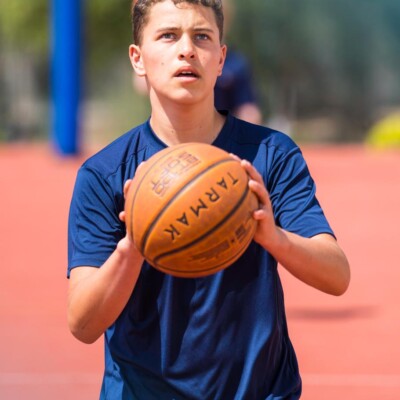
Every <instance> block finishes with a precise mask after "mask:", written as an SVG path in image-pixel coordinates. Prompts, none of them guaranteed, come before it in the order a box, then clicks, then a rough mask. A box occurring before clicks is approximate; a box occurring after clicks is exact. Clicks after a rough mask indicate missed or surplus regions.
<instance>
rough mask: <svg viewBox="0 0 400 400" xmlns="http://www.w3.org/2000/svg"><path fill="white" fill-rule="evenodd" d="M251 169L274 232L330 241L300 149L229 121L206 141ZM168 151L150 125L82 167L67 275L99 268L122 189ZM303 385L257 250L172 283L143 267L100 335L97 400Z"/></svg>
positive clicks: (292, 394) (253, 398)
mask: <svg viewBox="0 0 400 400" xmlns="http://www.w3.org/2000/svg"><path fill="white" fill-rule="evenodd" d="M213 144H214V145H215V146H218V147H220V148H222V149H225V150H226V151H228V152H231V153H234V154H236V155H238V156H239V157H240V158H245V159H247V160H249V161H251V162H252V163H253V164H254V166H255V167H256V168H257V169H258V171H259V172H260V173H261V174H262V176H263V178H264V181H265V183H266V186H267V188H268V190H269V193H270V196H271V201H272V205H273V210H274V215H275V218H276V222H277V224H278V225H280V226H281V227H283V228H284V229H286V230H288V231H291V232H295V233H297V234H299V235H302V236H305V237H311V236H314V235H316V234H320V233H330V234H333V232H332V230H331V228H330V227H329V224H328V222H327V221H326V218H325V217H324V214H323V212H322V210H321V208H320V206H319V204H318V201H317V199H316V197H315V185H314V182H313V180H312V178H311V177H310V174H309V171H308V168H307V166H306V163H305V161H304V159H303V156H302V154H301V152H300V150H299V148H298V147H297V146H296V145H295V144H294V143H293V141H292V140H291V139H290V138H289V137H287V136H286V135H284V134H282V133H280V132H276V131H273V130H270V129H268V128H265V127H260V126H256V125H252V124H249V123H246V122H244V121H241V120H238V119H236V118H234V117H232V116H230V115H228V117H227V120H226V123H225V125H224V127H223V129H222V130H221V132H220V134H219V136H218V137H217V139H216V140H215V142H214V143H213ZM163 148H165V144H163V143H162V142H161V141H160V140H159V139H158V138H157V137H156V135H155V134H154V133H153V131H152V129H151V127H150V124H149V123H148V122H146V123H144V124H143V125H140V126H138V127H136V128H134V129H132V130H131V131H130V132H128V133H126V134H125V135H123V136H121V137H120V138H118V139H117V140H115V141H114V142H113V143H111V144H110V145H109V146H107V147H106V148H105V149H103V150H102V151H100V152H99V153H98V154H96V155H94V156H93V157H91V158H90V159H89V160H87V161H86V162H85V163H84V164H83V166H82V167H81V168H80V170H79V172H78V177H77V180H76V185H75V189H74V193H73V198H72V202H71V208H70V217H69V250H68V259H69V264H68V273H69V272H70V270H71V269H72V268H75V267H78V266H93V267H100V266H101V265H102V264H103V263H104V262H105V261H106V259H107V258H108V257H109V256H110V255H111V253H112V252H113V251H114V249H115V247H116V245H117V243H118V241H119V240H120V239H121V238H122V237H123V236H124V235H125V226H124V224H123V223H121V221H120V220H119V218H118V214H119V212H120V211H122V210H123V207H124V196H123V186H124V182H125V181H126V180H127V179H128V178H132V177H133V175H134V173H135V170H136V168H137V166H138V165H139V164H140V162H141V161H143V160H146V159H148V158H149V157H150V156H151V155H153V154H154V153H156V152H157V151H159V150H161V149H163ZM300 393H301V379H300V375H299V370H298V365H297V360H296V356H295V352H294V350H293V347H292V344H291V342H290V339H289V335H288V330H287V324H286V317H285V310H284V298H283V290H282V286H281V282H280V279H279V275H278V269H277V263H276V261H275V260H274V259H273V257H272V256H271V255H270V254H269V253H268V252H267V251H265V250H264V249H263V248H262V247H261V246H259V245H258V244H256V243H255V242H253V243H251V244H250V246H249V248H248V249H247V250H246V252H245V253H244V254H243V256H241V257H240V258H239V260H238V261H236V262H235V263H234V264H233V265H232V266H230V267H228V268H227V269H225V270H223V271H220V272H218V273H216V274H214V275H211V276H207V277H203V278H195V279H193V278H192V279H188V278H176V277H172V276H169V275H166V274H164V273H162V272H159V271H157V270H156V269H154V268H153V267H151V266H150V265H148V264H147V263H144V265H143V268H142V270H141V273H140V276H139V279H138V281H137V284H136V286H135V289H134V291H133V293H132V295H131V298H130V300H129V302H128V304H127V305H126V307H125V308H124V310H123V312H122V313H121V315H120V316H119V317H118V319H117V320H116V322H115V323H114V324H113V325H112V326H111V327H110V328H109V329H108V330H107V331H106V333H105V373H104V379H103V386H102V390H101V399H107V400H116V399H129V400H131V399H139V400H164V399H165V400H172V399H175V400H188V399H193V400H194V399H196V400H218V399H220V400H231V399H232V400H243V399H246V400H264V399H268V400H273V399H275V400H277V399H298V398H299V397H300Z"/></svg>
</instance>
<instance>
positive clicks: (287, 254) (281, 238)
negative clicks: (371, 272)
mask: <svg viewBox="0 0 400 400" xmlns="http://www.w3.org/2000/svg"><path fill="white" fill-rule="evenodd" d="M242 166H243V167H244V168H245V169H246V171H247V172H248V174H249V176H250V182H249V185H250V188H251V189H252V190H253V191H254V192H255V193H256V194H257V196H258V198H259V200H260V204H261V206H260V209H259V210H257V211H255V213H254V218H256V219H257V220H258V227H257V231H256V233H255V236H254V240H255V241H256V242H257V243H259V244H260V245H261V246H262V247H264V248H265V249H266V250H267V251H268V252H269V253H270V254H271V255H272V256H273V257H274V258H275V259H276V260H277V262H279V263H280V264H281V265H282V266H283V267H285V268H286V269H287V270H288V271H289V272H290V273H291V274H293V275H294V276H295V277H297V278H298V279H300V280H301V281H303V282H305V283H307V284H308V285H311V286H313V287H314V288H316V289H319V290H321V291H323V292H326V293H329V294H333V295H337V296H338V295H341V294H343V293H344V292H345V291H346V290H347V288H348V285H349V282H350V267H349V263H348V261H347V258H346V256H345V254H344V252H343V251H342V250H341V248H340V247H339V245H338V244H337V242H336V239H335V238H334V237H333V236H331V235H329V234H319V235H316V236H314V237H312V238H304V237H302V236H299V235H297V234H294V233H291V232H288V231H285V230H284V229H281V228H279V227H278V226H277V225H276V224H275V220H274V216H273V212H272V206H271V202H270V199H269V194H268V191H267V189H266V187H265V185H264V182H263V180H262V177H261V175H260V174H259V173H258V171H257V170H256V169H255V168H254V167H253V166H252V164H251V163H250V162H248V161H245V160H242Z"/></svg>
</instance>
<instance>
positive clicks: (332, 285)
mask: <svg viewBox="0 0 400 400" xmlns="http://www.w3.org/2000/svg"><path fill="white" fill-rule="evenodd" d="M277 229H278V236H279V240H276V241H275V243H274V246H273V247H271V248H269V249H268V250H269V251H270V253H271V254H272V255H273V256H274V258H275V259H276V260H277V261H278V262H279V264H281V265H282V266H283V267H285V268H286V269H287V270H288V271H289V272H290V273H291V274H292V275H294V276H295V277H297V278H298V279H300V280H301V281H303V282H304V283H306V284H308V285H310V286H312V287H314V288H316V289H319V290H321V291H323V292H325V293H329V294H332V295H336V296H339V295H341V294H343V293H344V292H345V291H346V290H347V288H348V285H349V282H350V268H349V264H348V261H347V258H346V256H345V254H344V253H343V251H342V249H341V248H340V247H339V245H338V244H337V242H336V240H335V238H333V237H332V236H331V235H329V234H321V235H317V236H315V237H313V238H304V237H301V236H299V235H296V234H294V233H290V232H287V231H285V230H283V229H280V228H277Z"/></svg>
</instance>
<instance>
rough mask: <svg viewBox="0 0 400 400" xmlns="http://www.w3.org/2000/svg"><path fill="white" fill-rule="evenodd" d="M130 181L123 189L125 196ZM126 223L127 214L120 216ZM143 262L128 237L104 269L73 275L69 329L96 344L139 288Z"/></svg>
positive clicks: (79, 269)
mask: <svg viewBox="0 0 400 400" xmlns="http://www.w3.org/2000/svg"><path fill="white" fill-rule="evenodd" d="M130 183H131V180H128V181H126V183H125V185H124V195H125V197H126V194H127V192H128V189H129V185H130ZM119 218H120V220H121V221H125V211H122V212H121V213H120V214H119ZM143 261H144V258H143V256H142V255H141V254H140V253H139V251H138V250H137V249H136V247H135V244H134V243H133V242H132V241H131V239H130V238H129V235H128V234H127V235H125V237H124V238H122V239H121V240H120V241H119V242H118V244H117V246H116V248H115V250H114V252H113V253H112V254H111V255H110V257H109V258H108V259H107V261H106V262H105V263H104V264H103V265H102V266H101V268H95V267H88V266H81V267H76V268H73V269H72V270H71V272H70V279H69V291H68V325H69V328H70V330H71V332H72V334H73V335H74V336H75V337H76V338H77V339H78V340H80V341H82V342H84V343H93V342H95V341H96V340H97V339H98V338H99V337H100V336H101V335H102V334H103V333H104V332H105V330H106V329H107V328H108V327H109V326H110V325H112V324H113V323H114V321H115V320H116V319H117V318H118V316H119V315H120V314H121V312H122V310H123V309H124V307H125V306H126V304H127V302H128V300H129V298H130V296H131V294H132V291H133V289H134V287H135V285H136V282H137V279H138V277H139V274H140V270H141V268H142V265H143Z"/></svg>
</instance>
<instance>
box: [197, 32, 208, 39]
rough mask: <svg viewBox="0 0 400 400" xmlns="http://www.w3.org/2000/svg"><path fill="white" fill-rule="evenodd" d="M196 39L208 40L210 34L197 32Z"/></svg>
mask: <svg viewBox="0 0 400 400" xmlns="http://www.w3.org/2000/svg"><path fill="white" fill-rule="evenodd" d="M196 39H197V40H208V39H209V36H208V35H207V34H205V33H197V34H196Z"/></svg>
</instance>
